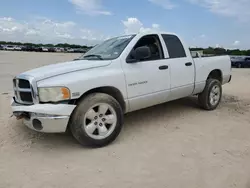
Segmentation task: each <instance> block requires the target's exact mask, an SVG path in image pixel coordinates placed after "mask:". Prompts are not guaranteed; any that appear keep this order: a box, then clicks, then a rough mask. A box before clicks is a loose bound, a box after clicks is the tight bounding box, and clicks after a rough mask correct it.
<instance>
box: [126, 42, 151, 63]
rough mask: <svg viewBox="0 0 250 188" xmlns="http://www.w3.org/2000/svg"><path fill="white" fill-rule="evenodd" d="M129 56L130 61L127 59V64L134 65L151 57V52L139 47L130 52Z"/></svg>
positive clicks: (146, 48) (145, 47) (144, 47)
mask: <svg viewBox="0 0 250 188" xmlns="http://www.w3.org/2000/svg"><path fill="white" fill-rule="evenodd" d="M131 56H132V59H128V60H127V63H136V62H138V61H141V60H144V59H148V58H150V57H151V52H150V49H149V47H147V46H141V47H138V48H136V49H135V50H134V51H132V53H131Z"/></svg>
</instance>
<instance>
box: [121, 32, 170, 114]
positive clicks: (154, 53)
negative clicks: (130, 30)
mask: <svg viewBox="0 0 250 188" xmlns="http://www.w3.org/2000/svg"><path fill="white" fill-rule="evenodd" d="M142 46H147V47H149V49H150V52H151V55H150V57H148V58H145V59H143V60H141V61H136V62H133V63H129V62H131V61H129V60H131V58H134V57H132V56H133V50H135V49H136V48H138V47H142ZM122 68H123V71H124V73H125V79H126V85H127V94H128V101H129V105H130V111H134V110H138V109H142V108H146V107H149V106H152V105H156V104H159V103H162V102H165V101H167V99H168V95H169V93H170V70H169V69H170V67H169V63H168V62H167V60H165V59H164V53H163V48H162V43H161V40H160V38H159V36H158V35H155V34H153V35H145V36H143V37H141V38H140V39H139V40H138V41H137V43H136V45H135V46H134V47H133V49H132V51H131V53H130V54H129V56H128V57H127V60H124V62H123V63H122Z"/></svg>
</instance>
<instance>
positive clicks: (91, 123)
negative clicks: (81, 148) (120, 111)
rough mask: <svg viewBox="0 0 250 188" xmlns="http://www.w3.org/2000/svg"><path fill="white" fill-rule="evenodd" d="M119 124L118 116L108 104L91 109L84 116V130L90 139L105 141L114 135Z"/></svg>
mask: <svg viewBox="0 0 250 188" xmlns="http://www.w3.org/2000/svg"><path fill="white" fill-rule="evenodd" d="M116 123H117V115H116V112H115V110H114V108H113V107H112V106H110V105H109V104H106V103H101V104H96V105H94V106H92V107H91V108H89V110H88V111H87V113H86V114H85V116H84V122H83V129H84V130H85V132H86V133H87V134H88V136H89V137H91V138H93V139H97V140H101V139H105V138H107V137H108V136H110V135H111V134H112V132H113V131H114V129H115V126H116Z"/></svg>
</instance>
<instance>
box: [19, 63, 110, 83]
mask: <svg viewBox="0 0 250 188" xmlns="http://www.w3.org/2000/svg"><path fill="white" fill-rule="evenodd" d="M110 63H111V61H110V60H108V61H104V60H102V61H93V60H77V61H69V62H64V63H56V64H52V65H47V66H43V67H39V68H36V69H32V70H29V71H27V72H24V73H22V74H23V75H28V76H32V77H34V78H35V80H36V81H40V80H43V79H46V78H50V77H54V76H58V75H61V74H66V73H69V72H74V71H80V70H85V69H91V68H97V67H103V66H107V65H109V64H110Z"/></svg>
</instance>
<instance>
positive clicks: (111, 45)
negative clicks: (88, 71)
mask: <svg viewBox="0 0 250 188" xmlns="http://www.w3.org/2000/svg"><path fill="white" fill-rule="evenodd" d="M134 36H135V35H126V36H121V37H115V38H112V39H108V40H106V41H104V42H103V43H101V44H99V45H97V46H95V47H93V48H92V49H91V50H89V51H88V52H87V53H85V54H84V55H82V56H81V57H80V58H78V59H87V60H112V59H116V58H118V57H119V56H120V54H121V53H122V52H123V50H124V49H125V48H126V46H127V45H128V44H129V42H130V41H131V40H132V39H133V38H134Z"/></svg>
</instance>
